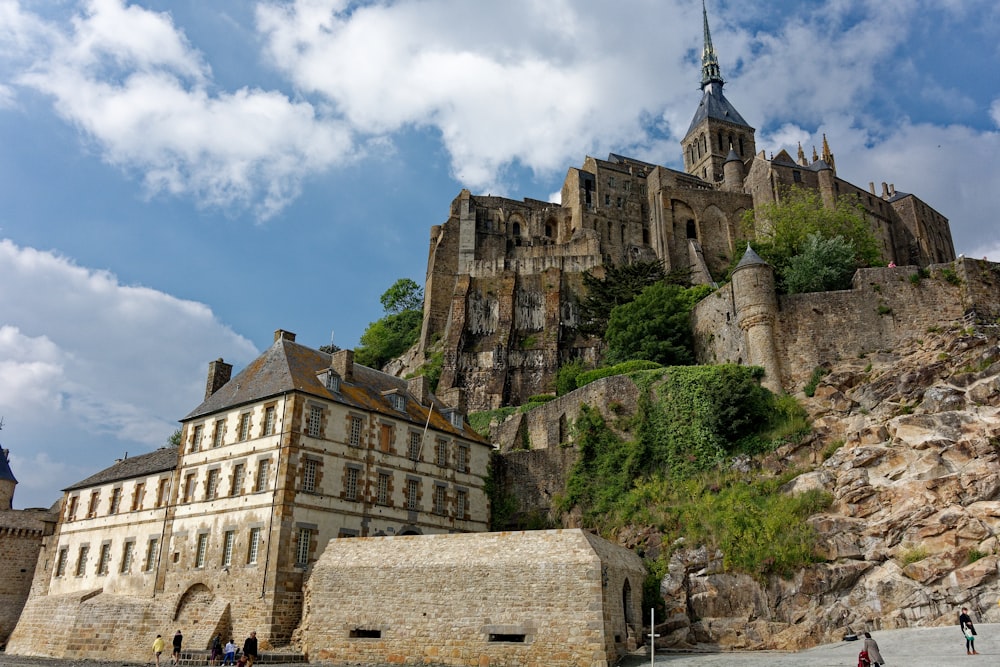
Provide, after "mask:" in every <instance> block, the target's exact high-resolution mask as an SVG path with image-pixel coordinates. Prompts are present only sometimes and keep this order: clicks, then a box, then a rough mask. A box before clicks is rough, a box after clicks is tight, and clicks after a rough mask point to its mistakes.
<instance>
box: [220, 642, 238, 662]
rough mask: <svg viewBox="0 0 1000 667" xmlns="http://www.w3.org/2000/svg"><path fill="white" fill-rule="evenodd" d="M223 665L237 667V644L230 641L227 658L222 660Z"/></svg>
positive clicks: (227, 644)
mask: <svg viewBox="0 0 1000 667" xmlns="http://www.w3.org/2000/svg"><path fill="white" fill-rule="evenodd" d="M222 664H223V665H235V664H236V642H235V641H234V640H232V639H230V640H229V641H228V642H226V657H224V658H223V659H222Z"/></svg>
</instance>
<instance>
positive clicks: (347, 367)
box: [330, 350, 354, 382]
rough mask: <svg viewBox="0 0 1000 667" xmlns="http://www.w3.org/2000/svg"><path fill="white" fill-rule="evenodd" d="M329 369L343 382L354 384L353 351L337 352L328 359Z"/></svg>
mask: <svg viewBox="0 0 1000 667" xmlns="http://www.w3.org/2000/svg"><path fill="white" fill-rule="evenodd" d="M330 368H332V369H333V370H335V371H337V375H339V376H340V379H341V380H343V381H344V382H354V350H337V351H336V352H334V353H333V355H332V356H331V357H330Z"/></svg>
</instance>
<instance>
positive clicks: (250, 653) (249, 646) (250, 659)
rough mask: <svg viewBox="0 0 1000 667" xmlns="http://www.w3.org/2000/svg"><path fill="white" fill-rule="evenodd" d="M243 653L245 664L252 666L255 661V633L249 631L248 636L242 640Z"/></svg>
mask: <svg viewBox="0 0 1000 667" xmlns="http://www.w3.org/2000/svg"><path fill="white" fill-rule="evenodd" d="M243 655H244V656H246V659H247V665H250V667H253V663H254V662H256V661H257V633H256V632H251V633H250V636H249V637H247V638H246V640H245V641H244V642H243Z"/></svg>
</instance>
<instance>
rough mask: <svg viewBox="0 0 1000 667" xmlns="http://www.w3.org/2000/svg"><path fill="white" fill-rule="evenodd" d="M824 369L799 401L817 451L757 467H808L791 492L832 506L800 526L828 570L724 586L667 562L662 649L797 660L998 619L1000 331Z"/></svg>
mask: <svg viewBox="0 0 1000 667" xmlns="http://www.w3.org/2000/svg"><path fill="white" fill-rule="evenodd" d="M828 368H829V370H830V373H829V374H827V375H826V376H825V377H824V378H823V380H822V381H821V383H820V385H819V387H818V388H817V390H816V392H815V395H814V396H813V397H812V398H805V397H804V396H803V395H801V394H800V396H799V397H800V398H801V399H802V401H803V404H804V405H805V406H806V407H807V409H808V411H809V412H810V414H811V416H812V418H813V425H814V435H813V437H812V438H810V439H809V441H808V442H807V443H806V444H802V445H798V446H790V447H787V448H785V449H784V450H782V451H779V452H776V453H775V454H774V456H772V457H771V458H770V459H769V460H767V461H764V462H763V466H764V467H765V468H769V469H779V468H781V467H783V466H787V465H795V466H800V467H804V468H808V469H809V472H806V473H804V474H802V475H800V476H798V477H797V478H795V479H794V480H792V481H791V482H789V483H788V485H787V486H786V487H785V491H786V492H787V493H789V494H796V493H801V492H804V491H806V490H809V489H816V488H822V489H824V490H826V491H827V492H829V493H830V494H831V495H832V496H833V499H834V500H833V504H832V506H831V507H830V508H829V510H828V511H827V512H826V513H824V514H821V515H817V516H814V517H813V518H812V519H811V523H812V525H813V526H814V528H815V529H816V531H817V532H818V534H819V549H820V553H821V555H822V556H823V558H824V559H825V562H823V563H819V564H816V565H814V566H811V567H809V568H806V569H803V570H801V571H800V572H798V573H797V574H796V575H795V576H794V577H792V578H791V579H782V578H779V577H774V578H769V579H767V580H766V581H760V580H757V579H755V578H753V577H750V576H747V575H742V574H733V573H727V572H724V571H723V570H722V567H721V563H722V554H718V553H710V552H708V551H706V550H705V549H684V548H681V549H678V550H676V551H675V552H674V553H673V554H672V557H671V560H670V567H669V573H668V575H667V576H666V577H665V578H664V579H663V581H662V583H661V587H660V592H661V594H662V596H663V598H664V600H665V602H666V606H667V610H668V611H667V617H666V619H665V622H664V623H663V624H662V625H660V626H658V630H657V631H658V632H659V634H660V635H661V637H660V639H659V640H657V641H658V643H660V644H663V645H667V646H682V645H686V644H695V643H712V644H716V645H719V646H720V647H723V648H731V649H795V648H803V647H806V646H811V645H814V644H817V643H819V642H823V641H831V640H836V639H840V638H841V637H843V636H844V635H845V634H847V633H849V632H851V631H854V632H861V631H863V630H866V629H881V628H900V627H907V626H913V625H944V624H950V623H955V622H956V618H957V610H958V609H959V608H960V607H962V606H967V607H969V608H970V610H972V612H973V615H974V616H976V617H978V618H979V619H980V620H982V621H990V622H995V621H998V620H1000V608H998V606H997V601H998V599H1000V576H998V575H1000V538H998V535H1000V454H998V449H1000V437H998V436H1000V330H998V328H997V327H980V328H977V329H976V330H975V331H971V330H955V331H952V332H944V333H928V334H927V335H926V337H925V338H924V339H923V340H921V341H915V342H914V343H913V344H912V345H910V346H908V347H906V348H901V349H898V350H893V351H891V352H882V353H879V354H874V355H870V356H869V357H867V358H861V359H852V360H839V361H836V362H832V363H830V364H828ZM644 539H645V540H646V541H647V542H648V536H647V537H645V538H644Z"/></svg>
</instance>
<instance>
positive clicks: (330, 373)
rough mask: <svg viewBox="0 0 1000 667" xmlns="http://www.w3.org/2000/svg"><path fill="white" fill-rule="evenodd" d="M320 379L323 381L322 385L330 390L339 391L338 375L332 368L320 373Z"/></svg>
mask: <svg viewBox="0 0 1000 667" xmlns="http://www.w3.org/2000/svg"><path fill="white" fill-rule="evenodd" d="M320 380H321V381H322V382H323V386H324V387H326V388H327V389H329V390H330V391H334V392H337V393H339V392H340V376H339V375H337V373H336V372H335V371H334V370H333V369H332V368H330V369H327V370H326V371H324V372H323V373H321V374H320Z"/></svg>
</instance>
